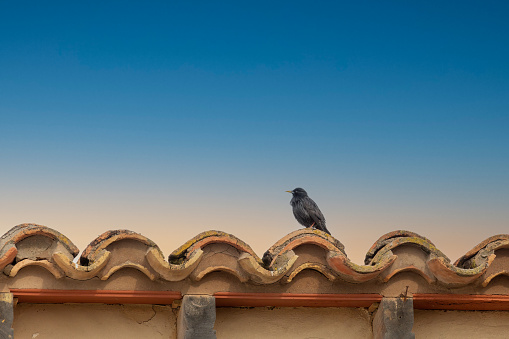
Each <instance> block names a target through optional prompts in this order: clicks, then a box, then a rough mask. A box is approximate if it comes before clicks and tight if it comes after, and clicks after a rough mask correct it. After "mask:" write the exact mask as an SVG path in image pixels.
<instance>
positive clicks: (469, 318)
mask: <svg viewBox="0 0 509 339" xmlns="http://www.w3.org/2000/svg"><path fill="white" fill-rule="evenodd" d="M413 332H414V333H415V338H417V339H421V338H422V339H424V338H426V339H433V338H440V339H455V338H458V339H460V338H461V339H466V338H472V339H474V338H475V339H480V338H490V339H494V338H509V312H506V311H504V312H496V311H424V310H415V311H414V327H413Z"/></svg>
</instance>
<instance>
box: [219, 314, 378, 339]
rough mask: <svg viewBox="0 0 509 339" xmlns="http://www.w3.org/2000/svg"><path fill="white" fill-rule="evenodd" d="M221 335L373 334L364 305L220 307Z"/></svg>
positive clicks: (224, 338) (223, 338)
mask: <svg viewBox="0 0 509 339" xmlns="http://www.w3.org/2000/svg"><path fill="white" fill-rule="evenodd" d="M214 328H215V329H216V331H217V338H218V339H230V338H231V339H238V338H243V339H251V338H252V339H260V338H267V339H270V338H277V339H285V338H288V339H299V338H302V339H304V338H313V339H319V338H323V339H329V338H349V339H356V338H371V337H372V331H371V320H370V316H369V313H368V311H367V310H366V309H362V308H309V307H307V308H305V307H300V308H290V307H288V308H274V309H269V308H262V307H260V308H258V307H257V308H217V314H216V324H215V327H214Z"/></svg>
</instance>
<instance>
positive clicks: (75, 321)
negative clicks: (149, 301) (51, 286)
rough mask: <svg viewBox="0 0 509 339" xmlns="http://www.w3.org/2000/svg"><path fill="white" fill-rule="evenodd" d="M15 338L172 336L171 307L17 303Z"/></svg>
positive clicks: (15, 310) (172, 317)
mask: <svg viewBox="0 0 509 339" xmlns="http://www.w3.org/2000/svg"><path fill="white" fill-rule="evenodd" d="M13 328H14V336H15V338H16V339H69V338H73V339H81V338H83V339H85V338H86V339H90V338H109V339H112V338H165V339H168V338H176V317H175V314H174V313H173V311H172V309H171V307H168V306H152V305H99V304H51V305H50V304H18V305H17V306H16V307H15V308H14V326H13Z"/></svg>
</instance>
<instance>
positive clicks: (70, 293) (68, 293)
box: [11, 289, 182, 305]
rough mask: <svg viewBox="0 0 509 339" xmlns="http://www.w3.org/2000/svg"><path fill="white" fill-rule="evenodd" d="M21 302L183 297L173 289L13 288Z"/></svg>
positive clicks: (169, 300)
mask: <svg viewBox="0 0 509 339" xmlns="http://www.w3.org/2000/svg"><path fill="white" fill-rule="evenodd" d="M11 293H12V294H13V295H14V298H18V302H19V303H48V304H61V303H103V304H160V305H167V304H171V303H172V302H173V301H174V300H177V299H182V294H181V293H180V292H173V291H108V290H99V291H96V290H45V289H11Z"/></svg>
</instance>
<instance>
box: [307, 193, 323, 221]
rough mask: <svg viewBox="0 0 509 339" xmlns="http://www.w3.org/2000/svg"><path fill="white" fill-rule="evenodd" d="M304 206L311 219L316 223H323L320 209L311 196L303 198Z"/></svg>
mask: <svg viewBox="0 0 509 339" xmlns="http://www.w3.org/2000/svg"><path fill="white" fill-rule="evenodd" d="M303 204H304V208H305V209H306V211H307V212H308V214H309V216H310V217H311V218H312V219H313V221H314V222H315V223H316V225H322V224H325V217H324V216H323V214H322V211H320V209H319V208H318V205H317V204H316V203H315V202H314V201H313V199H311V198H307V199H304V201H303Z"/></svg>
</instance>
